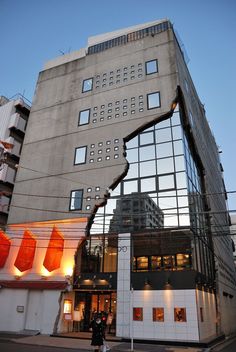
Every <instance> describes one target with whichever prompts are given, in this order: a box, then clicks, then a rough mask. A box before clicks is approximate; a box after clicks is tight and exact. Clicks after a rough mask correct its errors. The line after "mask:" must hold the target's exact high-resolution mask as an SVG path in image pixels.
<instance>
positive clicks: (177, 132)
mask: <svg viewBox="0 0 236 352" xmlns="http://www.w3.org/2000/svg"><path fill="white" fill-rule="evenodd" d="M172 134H173V139H181V138H182V127H181V126H175V127H172Z"/></svg>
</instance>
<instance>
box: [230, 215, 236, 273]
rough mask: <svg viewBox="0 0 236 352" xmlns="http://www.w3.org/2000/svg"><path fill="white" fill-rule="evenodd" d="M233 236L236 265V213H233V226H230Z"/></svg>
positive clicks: (235, 261) (235, 262)
mask: <svg viewBox="0 0 236 352" xmlns="http://www.w3.org/2000/svg"><path fill="white" fill-rule="evenodd" d="M230 233H231V237H232V240H233V249H234V264H235V267H236V251H235V248H236V215H231V228H230Z"/></svg>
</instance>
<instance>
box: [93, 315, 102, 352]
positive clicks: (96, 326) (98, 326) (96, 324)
mask: <svg viewBox="0 0 236 352" xmlns="http://www.w3.org/2000/svg"><path fill="white" fill-rule="evenodd" d="M90 327H91V328H92V341H91V346H95V350H94V352H99V350H100V348H101V346H102V345H103V341H104V340H105V327H104V325H103V324H102V319H101V316H100V315H98V316H97V317H96V318H95V319H93V320H92V322H91V324H90Z"/></svg>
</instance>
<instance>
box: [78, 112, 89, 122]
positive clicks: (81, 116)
mask: <svg viewBox="0 0 236 352" xmlns="http://www.w3.org/2000/svg"><path fill="white" fill-rule="evenodd" d="M89 118H90V109H87V110H83V111H80V113H79V122H78V126H81V125H86V124H87V123H89Z"/></svg>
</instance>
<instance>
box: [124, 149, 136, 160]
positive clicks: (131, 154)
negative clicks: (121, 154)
mask: <svg viewBox="0 0 236 352" xmlns="http://www.w3.org/2000/svg"><path fill="white" fill-rule="evenodd" d="M127 159H128V160H129V162H130V163H133V162H136V161H138V149H137V148H135V149H128V150H127Z"/></svg>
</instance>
